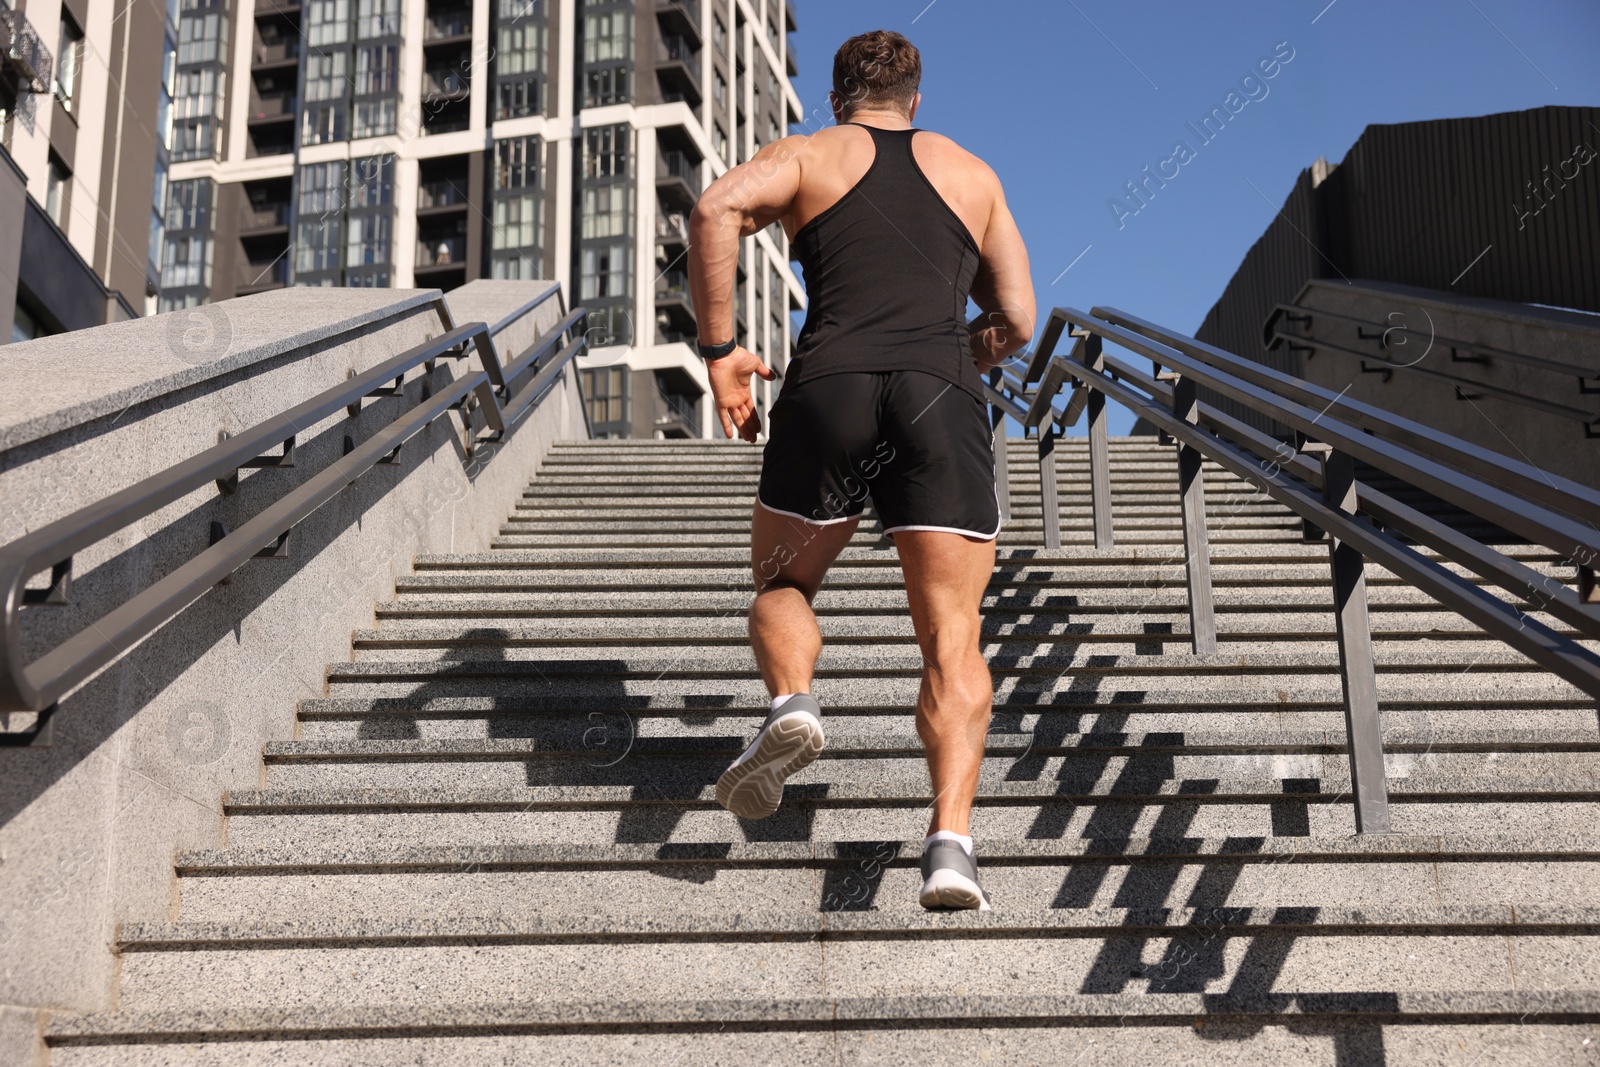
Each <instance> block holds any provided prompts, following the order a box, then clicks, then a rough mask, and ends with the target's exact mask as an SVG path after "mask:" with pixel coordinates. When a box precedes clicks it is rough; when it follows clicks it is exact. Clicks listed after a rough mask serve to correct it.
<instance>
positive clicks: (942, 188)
mask: <svg viewBox="0 0 1600 1067" xmlns="http://www.w3.org/2000/svg"><path fill="white" fill-rule="evenodd" d="M789 140H791V141H793V142H797V144H796V145H795V147H794V152H795V155H796V157H797V159H798V161H799V164H800V185H799V188H798V189H797V190H796V192H795V197H794V201H793V205H792V207H791V208H790V210H789V213H788V214H787V215H786V216H784V220H783V221H784V232H785V233H786V234H788V236H789V239H790V240H793V239H794V236H795V234H796V233H797V232H798V231H799V230H800V229H801V228H802V227H804V226H805V225H806V223H808V222H810V221H811V220H812V219H813V218H815V217H817V216H818V215H820V214H822V212H824V211H826V210H827V209H828V208H830V207H832V206H833V205H834V204H836V203H837V202H838V201H839V200H840V199H841V198H843V197H844V195H845V194H846V193H848V192H849V191H850V189H851V187H853V186H854V185H855V184H856V183H857V182H859V181H860V180H861V179H862V178H863V177H864V176H865V175H866V173H867V169H868V168H869V167H870V166H871V165H872V160H873V157H874V155H875V154H876V153H875V149H874V147H873V140H872V135H871V133H869V132H868V131H867V130H866V129H865V128H864V127H862V126H859V125H856V124H853V123H845V124H842V125H839V126H829V127H827V128H826V129H822V130H818V131H817V132H816V133H813V134H803V135H799V136H796V137H793V138H790V139H789ZM911 151H912V154H913V155H914V156H915V158H916V161H917V166H918V167H920V168H921V169H922V172H923V173H924V174H925V175H927V177H928V181H929V182H930V183H932V185H933V188H934V191H935V192H937V193H938V194H939V196H940V198H941V199H943V200H944V202H945V203H946V204H948V205H949V207H950V210H951V211H954V212H955V213H956V215H957V217H959V218H960V219H961V221H962V222H963V223H964V224H965V225H966V227H967V231H968V232H969V233H971V234H972V239H973V242H974V243H975V244H976V245H977V246H978V248H979V249H982V248H983V241H984V238H985V236H987V234H988V230H989V225H990V220H991V217H992V215H993V212H994V208H995V202H996V200H997V199H998V198H999V196H1000V180H999V179H998V178H997V177H995V173H994V171H993V170H992V169H990V167H989V165H988V164H986V163H985V162H984V161H983V160H981V159H979V158H978V157H977V156H975V155H973V154H972V153H971V152H968V151H967V150H966V149H965V148H962V147H961V146H960V145H958V144H956V143H955V142H954V141H952V140H951V139H950V138H948V137H946V136H944V135H943V134H939V133H934V132H933V131H931V130H919V131H918V133H917V134H916V135H915V136H914V137H913V138H912V139H911Z"/></svg>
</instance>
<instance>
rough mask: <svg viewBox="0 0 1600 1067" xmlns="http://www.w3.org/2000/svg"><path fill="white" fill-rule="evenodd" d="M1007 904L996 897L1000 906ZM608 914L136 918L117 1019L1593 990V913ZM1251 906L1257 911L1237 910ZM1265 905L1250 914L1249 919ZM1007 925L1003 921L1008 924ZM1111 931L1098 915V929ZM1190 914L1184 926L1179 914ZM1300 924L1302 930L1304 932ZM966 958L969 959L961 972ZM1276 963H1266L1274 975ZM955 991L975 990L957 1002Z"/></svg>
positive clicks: (1596, 928) (125, 940)
mask: <svg viewBox="0 0 1600 1067" xmlns="http://www.w3.org/2000/svg"><path fill="white" fill-rule="evenodd" d="M997 899H998V898H997ZM908 911H909V909H897V910H884V911H879V912H875V913H872V912H869V913H860V912H856V913H851V912H848V911H845V910H843V909H842V908H841V909H840V910H839V911H837V912H835V913H833V914H822V915H818V914H816V913H812V914H810V915H807V914H804V913H802V914H800V915H796V916H794V918H792V919H791V918H790V917H789V915H788V914H785V913H781V912H780V913H777V914H770V913H769V914H761V913H752V914H741V913H733V914H729V913H726V912H722V913H715V914H714V917H711V918H708V917H707V916H706V915H705V913H704V911H701V912H699V913H698V914H697V913H692V912H691V913H690V914H688V915H679V914H672V913H667V914H662V913H660V912H656V913H653V914H651V915H649V916H640V915H638V914H637V913H630V912H626V911H622V912H617V913H615V914H610V913H607V912H605V911H603V910H602V911H598V912H596V913H592V914H590V915H587V916H583V917H581V918H577V919H575V920H572V919H565V918H563V917H558V916H551V917H549V918H546V919H543V920H542V921H541V920H539V919H535V918H532V917H526V918H522V917H519V918H518V919H515V920H511V919H507V918H505V917H496V916H486V917H482V918H475V917H467V916H463V917H455V918H445V917H441V918H439V919H435V920H431V921H418V920H416V919H405V918H393V917H390V918H385V917H362V918H352V919H349V920H345V921H342V922H341V921H329V920H321V921H318V920H310V919H308V920H305V921H301V922H270V923H260V922H258V923H251V924H242V923H216V922H212V923H163V924H143V923H141V924H126V925H125V926H124V927H123V933H122V934H121V936H120V937H119V939H118V946H119V948H120V950H121V967H120V997H119V1007H120V1008H121V1009H122V1010H125V1011H135V1012H137V1011H160V1010H170V1009H173V1008H183V1009H186V1010H191V1011H193V1010H202V1011H218V1010H224V1009H231V1010H239V1009H251V1008H255V1009H263V1008H277V1009H280V1010H282V1009H288V1010H301V1011H304V1010H307V1009H313V1008H316V1007H319V1006H320V1005H322V1004H327V1003H334V1004H340V1005H343V1006H346V1007H384V1006H416V1007H423V1006H426V1005H431V1004H436V1003H439V1002H441V1001H443V1002H446V1003H463V1002H466V1001H470V1000H471V999H472V998H473V997H474V996H476V995H481V993H480V991H481V990H482V989H485V988H491V987H492V988H494V989H495V990H496V993H497V994H498V995H500V996H502V997H505V998H507V999H510V1000H537V999H538V998H539V997H541V996H547V995H548V994H549V991H550V990H552V989H559V990H561V991H562V993H563V994H564V995H566V996H572V997H574V998H594V999H621V1000H631V999H639V1000H649V999H656V998H663V999H666V998H671V997H674V996H676V995H680V994H681V992H682V990H683V976H684V974H686V973H693V974H694V975H695V991H696V992H697V993H698V994H700V995H702V996H707V997H732V998H759V997H767V998H792V997H820V996H823V995H825V994H832V995H836V996H848V997H896V996H909V995H922V996H948V997H954V996H969V995H970V996H979V997H983V996H1019V995H1027V994H1037V993H1041V992H1050V993H1078V994H1083V993H1099V994H1118V993H1129V992H1133V993H1147V994H1148V993H1175V992H1195V991H1201V990H1205V989H1208V988H1210V987H1212V986H1213V985H1215V986H1220V987H1223V988H1226V989H1228V990H1229V991H1230V992H1232V993H1234V994H1242V995H1262V994H1268V993H1271V992H1272V991H1273V989H1275V988H1291V989H1296V990H1316V991H1319V992H1325V993H1345V994H1353V993H1363V992H1367V991H1369V990H1370V989H1372V988H1374V987H1376V988H1380V989H1384V990H1386V991H1392V992H1405V993H1413V992H1415V993H1423V992H1427V991H1429V990H1432V989H1435V988H1437V987H1438V984H1439V982H1438V976H1439V974H1441V973H1449V974H1450V976H1451V984H1452V986H1453V987H1454V988H1456V989H1458V990H1471V991H1481V992H1501V991H1509V990H1512V989H1514V988H1516V987H1517V986H1518V984H1519V983H1522V984H1524V985H1525V986H1526V987H1528V988H1533V989H1542V988H1550V987H1552V986H1558V987H1559V986H1565V985H1577V986H1579V987H1587V986H1589V985H1591V984H1592V983H1593V982H1594V981H1595V980H1596V979H1597V978H1600V960H1597V959H1596V958H1595V956H1594V949H1595V948H1597V947H1600V936H1597V933H1600V918H1597V917H1596V915H1595V914H1594V912H1593V909H1591V908H1582V907H1566V908H1546V909H1532V910H1531V912H1530V914H1531V916H1532V919H1531V921H1529V920H1523V919H1522V918H1521V917H1520V916H1516V915H1513V914H1512V909H1510V908H1506V907H1489V908H1460V909H1443V908H1438V909H1436V908H1414V909H1411V908H1390V909H1375V913H1374V914H1372V915H1371V916H1370V917H1369V916H1368V915H1367V914H1366V911H1365V909H1361V908H1339V909H1332V914H1330V915H1328V916H1327V917H1326V918H1324V917H1323V916H1322V914H1321V912H1322V911H1323V909H1318V908H1306V909H1292V908H1264V909H1253V908H1251V909H1245V908H1241V909H1237V910H1233V909H1203V908H1202V909H1198V912H1197V913H1193V912H1191V913H1190V914H1188V915H1183V916H1182V917H1181V918H1180V921H1179V922H1176V923H1169V922H1168V921H1166V917H1165V916H1164V915H1162V914H1161V910H1159V909H1153V910H1152V911H1151V912H1141V911H1133V912H1131V913H1130V912H1129V911H1126V910H1123V909H1118V911H1117V912H1113V913H1111V914H1106V913H1105V912H1101V911H1097V912H1096V913H1095V914H1094V915H1093V917H1092V918H1090V919H1089V920H1088V921H1085V917H1084V916H1083V915H1082V913H1081V910H1080V909H1057V910H1056V911H1055V912H1054V913H1052V912H1051V911H1035V910H1030V909H1011V910H1010V912H1009V913H991V915H989V916H984V917H983V920H982V921H975V920H973V919H964V918H961V917H951V916H945V915H937V914H935V915H926V914H908ZM1240 912H1244V913H1246V914H1244V915H1240V914H1239V913H1240ZM1252 912H1253V913H1256V914H1255V915H1254V916H1253V917H1254V918H1255V921H1254V922H1251V921H1250V919H1251V918H1252V916H1251V915H1250V914H1249V913H1252ZM1008 918H1009V921H1007V919H1008ZM1095 919H1098V920H1099V921H1094V920H1095ZM1182 919H1187V920H1188V921H1187V922H1185V921H1182ZM1297 920H1298V921H1297ZM953 956H959V958H960V959H961V961H962V966H961V967H959V968H951V967H949V966H948V962H949V960H950V959H951V958H952V957H953ZM1263 957H1267V958H1269V959H1270V963H1266V962H1265V961H1264V960H1263ZM958 988H960V989H961V990H962V991H963V992H962V993H960V994H958V993H957V992H956V990H957V989H958Z"/></svg>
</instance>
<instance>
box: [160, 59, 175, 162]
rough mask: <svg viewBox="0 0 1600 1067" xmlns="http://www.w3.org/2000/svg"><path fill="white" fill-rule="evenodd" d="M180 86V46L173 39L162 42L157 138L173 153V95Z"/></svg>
mask: <svg viewBox="0 0 1600 1067" xmlns="http://www.w3.org/2000/svg"><path fill="white" fill-rule="evenodd" d="M177 84H178V46H177V45H176V44H174V43H173V41H172V38H171V37H167V38H165V39H163V40H162V42H161V93H160V95H159V96H158V97H157V98H156V136H157V137H159V138H160V139H161V143H162V144H163V145H165V146H166V148H167V151H169V152H170V151H172V94H173V91H174V90H175V89H176V88H177Z"/></svg>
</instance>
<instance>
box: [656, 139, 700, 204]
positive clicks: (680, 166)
mask: <svg viewBox="0 0 1600 1067" xmlns="http://www.w3.org/2000/svg"><path fill="white" fill-rule="evenodd" d="M656 188H657V189H658V190H659V191H660V192H662V193H663V194H665V197H666V199H667V200H670V201H672V202H673V203H674V204H676V205H679V206H683V207H686V208H693V207H694V203H695V201H696V200H698V199H700V164H699V163H697V162H694V161H691V160H690V158H689V155H688V153H686V152H680V151H677V150H675V149H668V150H666V151H663V152H658V153H657V154H656Z"/></svg>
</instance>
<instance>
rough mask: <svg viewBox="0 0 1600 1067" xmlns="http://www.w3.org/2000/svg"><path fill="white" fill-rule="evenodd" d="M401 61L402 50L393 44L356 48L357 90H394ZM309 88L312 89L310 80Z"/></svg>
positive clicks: (362, 91) (372, 91)
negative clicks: (396, 73)
mask: <svg viewBox="0 0 1600 1067" xmlns="http://www.w3.org/2000/svg"><path fill="white" fill-rule="evenodd" d="M399 62H400V50H399V48H398V47H396V46H395V45H392V44H380V45H365V46H363V47H361V48H358V49H356V92H357V93H392V92H394V83H395V72H396V70H397V68H398V66H399ZM307 89H308V90H309V89H310V83H309V81H308V82H307Z"/></svg>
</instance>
